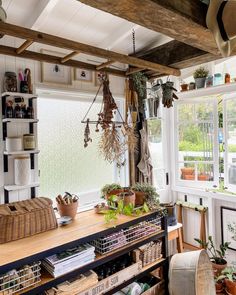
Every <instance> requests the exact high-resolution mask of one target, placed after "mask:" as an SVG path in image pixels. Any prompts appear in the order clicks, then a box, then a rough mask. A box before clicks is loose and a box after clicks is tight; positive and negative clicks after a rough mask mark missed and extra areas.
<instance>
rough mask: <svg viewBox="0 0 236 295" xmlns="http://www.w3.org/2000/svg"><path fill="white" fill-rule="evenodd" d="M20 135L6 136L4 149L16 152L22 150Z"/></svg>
mask: <svg viewBox="0 0 236 295" xmlns="http://www.w3.org/2000/svg"><path fill="white" fill-rule="evenodd" d="M22 150H23V145H22V137H6V151H7V152H17V151H22Z"/></svg>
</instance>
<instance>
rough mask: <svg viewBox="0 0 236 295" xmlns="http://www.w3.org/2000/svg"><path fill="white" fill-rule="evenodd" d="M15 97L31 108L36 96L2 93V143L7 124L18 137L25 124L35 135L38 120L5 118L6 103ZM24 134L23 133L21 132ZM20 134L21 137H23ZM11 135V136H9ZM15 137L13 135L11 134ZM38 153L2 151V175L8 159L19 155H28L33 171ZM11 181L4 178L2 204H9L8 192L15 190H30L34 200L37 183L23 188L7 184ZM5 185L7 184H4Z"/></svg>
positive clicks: (6, 131) (7, 165)
mask: <svg viewBox="0 0 236 295" xmlns="http://www.w3.org/2000/svg"><path fill="white" fill-rule="evenodd" d="M16 97H21V98H23V99H24V103H26V104H27V105H28V106H31V107H33V101H34V100H35V99H37V95H35V94H29V93H18V92H4V93H2V95H1V100H2V137H3V141H5V139H6V137H7V136H8V133H9V132H8V124H12V126H13V127H12V128H11V130H13V128H16V130H17V131H16V132H17V133H16V134H17V135H19V130H20V128H23V130H25V128H26V127H27V124H28V126H29V129H28V130H29V131H28V133H32V134H35V136H36V135H37V134H36V133H37V132H36V130H37V129H36V128H35V126H34V125H35V124H37V123H38V121H39V120H38V119H37V118H34V119H28V118H22V119H21V118H19V119H18V118H5V108H6V103H7V101H8V100H9V99H14V98H16ZM20 126H24V127H20ZM23 133H24V132H23ZM23 133H22V135H23ZM10 135H12V134H10ZM13 135H15V134H13ZM39 152H40V151H39V150H38V149H35V150H22V151H13V152H8V151H4V152H3V169H4V171H3V173H4V175H6V173H8V172H9V171H8V170H9V161H10V160H9V158H14V157H15V156H19V155H21V156H22V155H29V157H30V168H31V170H34V169H35V155H37V154H38V153H39ZM10 173H12V171H10ZM11 182H12V180H9V179H5V176H4V185H3V189H4V203H9V202H10V201H11V200H10V199H11V198H10V196H9V192H13V191H14V192H16V191H17V190H23V189H30V197H31V198H34V197H35V196H36V190H35V189H36V187H38V186H39V183H38V182H37V179H36V181H35V180H34V181H32V183H30V184H29V185H24V186H18V185H14V184H8V183H11ZM6 183H7V184H6Z"/></svg>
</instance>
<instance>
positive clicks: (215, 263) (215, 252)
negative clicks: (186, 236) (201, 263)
mask: <svg viewBox="0 0 236 295" xmlns="http://www.w3.org/2000/svg"><path fill="white" fill-rule="evenodd" d="M194 240H195V241H196V242H198V243H199V244H200V246H201V247H202V248H204V249H206V250H208V252H209V253H210V260H211V262H212V268H213V272H214V276H219V275H220V273H221V271H222V270H223V269H224V268H226V266H227V261H226V260H225V254H226V251H227V249H228V248H229V244H230V243H229V242H225V243H223V244H220V247H219V249H216V246H215V244H214V242H213V239H212V236H209V237H208V242H204V241H202V240H200V239H194Z"/></svg>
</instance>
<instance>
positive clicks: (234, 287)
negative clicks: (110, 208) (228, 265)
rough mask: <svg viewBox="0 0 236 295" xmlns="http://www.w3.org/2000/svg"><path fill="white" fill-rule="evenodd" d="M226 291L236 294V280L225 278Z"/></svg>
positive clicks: (232, 294) (230, 294)
mask: <svg viewBox="0 0 236 295" xmlns="http://www.w3.org/2000/svg"><path fill="white" fill-rule="evenodd" d="M225 285H226V292H227V293H228V294H229V295H236V282H232V281H230V280H228V279H225Z"/></svg>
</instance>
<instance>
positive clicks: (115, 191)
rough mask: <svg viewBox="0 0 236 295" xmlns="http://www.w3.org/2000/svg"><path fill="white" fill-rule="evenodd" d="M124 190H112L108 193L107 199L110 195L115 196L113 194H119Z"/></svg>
mask: <svg viewBox="0 0 236 295" xmlns="http://www.w3.org/2000/svg"><path fill="white" fill-rule="evenodd" d="M123 191H124V190H123V189H114V190H112V191H110V192H109V193H107V194H106V196H105V198H106V200H108V199H109V197H110V196H113V195H115V196H118V195H119V194H120V193H122V192H123Z"/></svg>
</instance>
